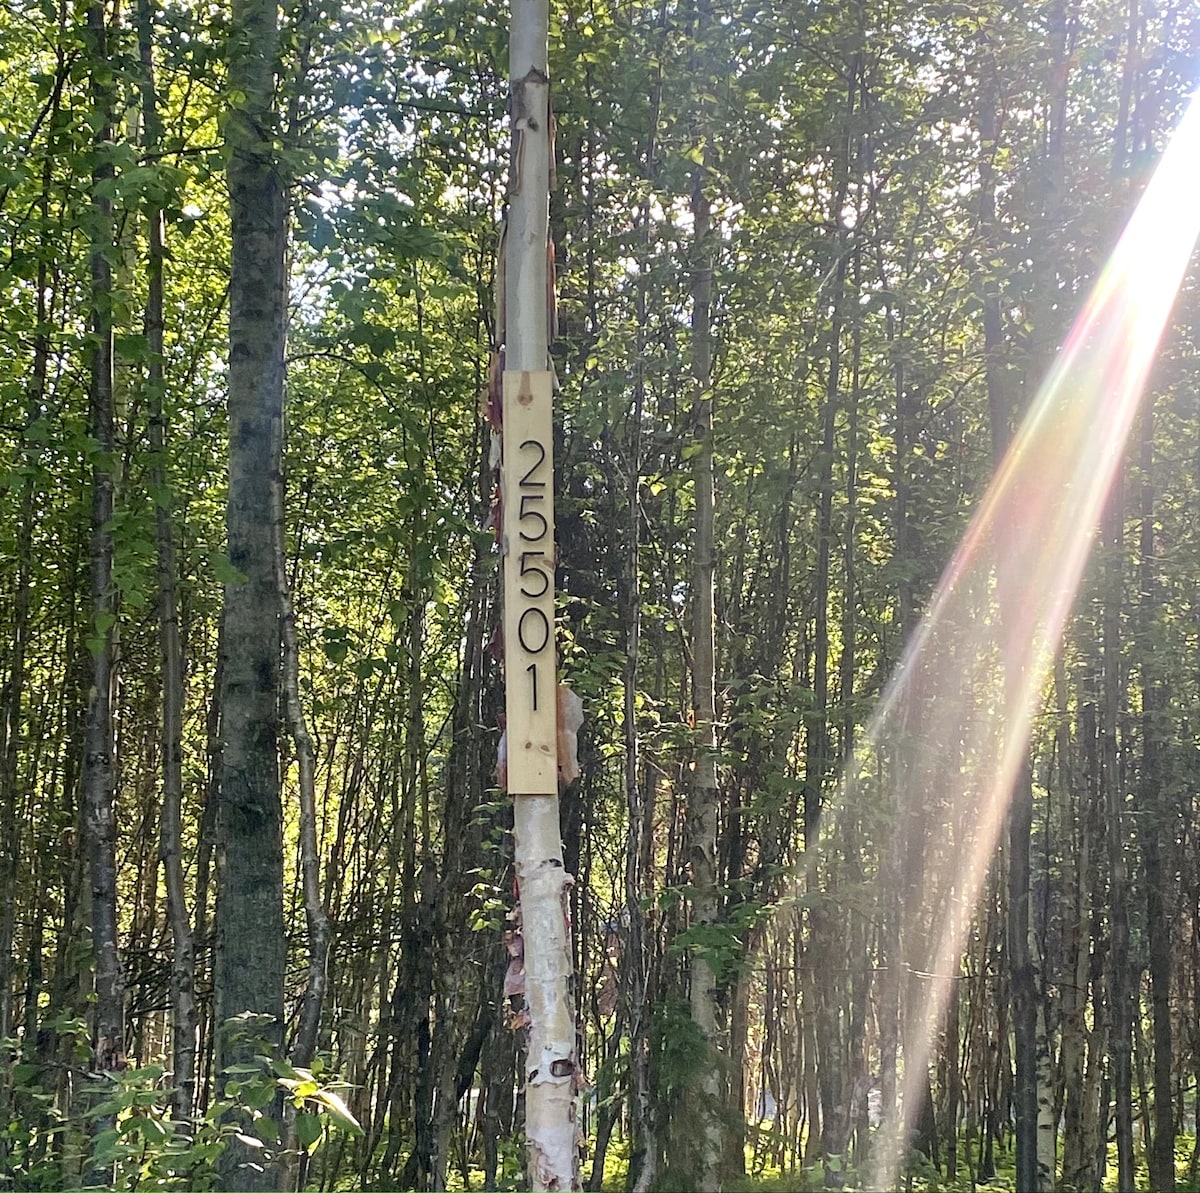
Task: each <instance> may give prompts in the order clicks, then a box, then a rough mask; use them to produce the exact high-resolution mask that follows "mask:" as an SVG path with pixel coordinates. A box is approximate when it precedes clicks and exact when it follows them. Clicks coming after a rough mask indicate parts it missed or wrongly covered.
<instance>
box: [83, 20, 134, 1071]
mask: <svg viewBox="0 0 1200 1193" xmlns="http://www.w3.org/2000/svg"><path fill="white" fill-rule="evenodd" d="M88 44H89V50H90V53H91V61H92V64H93V66H92V104H93V106H94V108H95V111H96V113H97V126H96V134H95V141H94V152H95V154H96V164H95V166H94V168H93V172H92V188H93V190H92V204H91V213H90V214H91V273H92V297H91V305H92V312H91V351H90V360H89V375H90V385H89V408H90V409H89V418H88V423H89V426H88V431H89V434H90V435H91V436H92V438H93V439H94V441H95V444H96V448H95V455H94V457H93V463H92V518H91V547H90V571H91V595H92V626H91V636H90V638H89V642H88V645H89V648H90V650H91V655H92V672H91V684H90V687H89V690H88V702H87V722H86V725H87V727H86V730H85V742H84V766H83V804H84V818H83V820H84V832H85V839H86V841H87V847H88V857H89V860H90V871H91V890H92V898H91V908H92V947H93V950H94V953H95V998H96V1001H95V1017H94V1020H93V1029H92V1044H93V1064H94V1066H95V1067H96V1068H97V1069H101V1070H108V1071H114V1070H118V1069H120V1068H122V1067H123V1066H124V1063H125V1011H124V980H123V975H122V971H121V958H120V953H119V951H118V946H117V859H116V825H115V821H114V816H113V796H114V793H115V788H116V770H115V758H114V750H115V743H114V737H113V714H112V687H113V659H114V637H115V635H114V629H115V626H116V593H115V592H114V589H113V537H112V517H113V489H114V484H115V475H114V474H115V468H116V465H115V462H114V456H115V447H116V443H115V436H114V415H113V400H114V399H113V322H112V292H113V280H112V265H111V256H112V245H113V222H112V219H113V217H112V200H111V199H110V198H109V197H108V195H109V190H110V188H111V186H112V179H113V165H112V161H111V158H110V156H109V152H108V142H109V141H110V140H111V138H112V124H113V105H114V97H113V94H112V84H111V82H110V81H109V79H108V74H109V69H110V68H109V63H108V32H107V27H106V14H105V10H104V6H103V4H100V3H93V4H91V5H90V6H89V7H88Z"/></svg>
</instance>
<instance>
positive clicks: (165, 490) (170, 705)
mask: <svg viewBox="0 0 1200 1193" xmlns="http://www.w3.org/2000/svg"><path fill="white" fill-rule="evenodd" d="M137 22H138V51H139V54H140V57H141V63H142V128H143V134H144V141H145V145H146V148H147V150H148V152H150V153H154V152H157V151H158V149H159V147H160V145H161V142H162V126H161V122H160V120H159V115H158V94H157V90H156V87H155V81H154V7H153V4H152V3H151V0H139V2H138V10H137ZM146 221H147V241H148V248H147V275H148V277H147V286H148V289H147V297H146V320H145V328H146V349H147V357H148V365H147V375H146V390H147V399H148V405H149V410H150V450H151V452H152V453H153V456H152V462H151V466H150V467H151V472H150V481H151V486H152V488H153V491H154V493H155V505H154V515H155V539H156V544H157V557H158V636H159V649H160V652H161V659H162V789H163V794H162V812H161V817H160V832H159V851H158V852H159V860H160V861H161V863H162V869H163V880H164V886H165V888H166V897H167V921H168V923H169V924H170V928H171V944H172V954H171V1056H172V1068H173V1077H174V1087H175V1094H174V1099H173V1100H174V1106H175V1113H176V1115H177V1116H179V1117H180V1118H186V1117H187V1116H188V1115H190V1114H191V1112H192V1108H193V1106H194V1104H195V1091H196V1076H195V1070H196V1018H197V1016H196V993H195V943H194V940H193V937H192V929H191V920H190V917H189V914H188V907H187V897H186V894H185V887H184V872H183V843H182V836H183V651H182V648H181V645H180V640H179V599H178V595H177V591H176V571H177V569H176V563H175V541H174V530H173V527H172V519H171V506H170V496H169V494H170V485H169V481H168V477H167V459H166V453H167V440H166V436H167V427H166V421H167V420H166V413H165V410H164V402H165V397H166V378H165V375H164V352H163V265H164V261H165V257H166V253H165V248H164V244H163V213H162V209H161V208H160V207H158V206H157V205H156V204H153V203H151V204H150V205H149V206H148V208H147V211H146Z"/></svg>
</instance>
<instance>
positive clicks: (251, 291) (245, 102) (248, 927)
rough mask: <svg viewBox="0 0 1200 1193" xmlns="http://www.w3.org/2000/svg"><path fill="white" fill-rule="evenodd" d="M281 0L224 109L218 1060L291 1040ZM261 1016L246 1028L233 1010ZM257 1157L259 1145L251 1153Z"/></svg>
mask: <svg viewBox="0 0 1200 1193" xmlns="http://www.w3.org/2000/svg"><path fill="white" fill-rule="evenodd" d="M277 45H278V14H277V11H276V6H275V2H274V0H234V6H233V29H232V33H231V36H230V39H229V46H230V50H229V91H230V94H231V95H235V96H240V97H242V99H241V103H240V104H238V105H237V106H234V107H233V108H231V110H230V111H229V112H228V114H227V116H226V121H225V132H226V143H227V145H228V148H229V163H228V167H227V180H228V186H229V196H230V203H231V229H232V243H233V253H232V272H231V277H230V307H229V496H228V504H227V513H226V517H227V530H228V539H229V561H230V564H231V565H232V567H233V568H234V569H236V571H237V572H238V573H240V574H239V575H235V576H233V577H231V578H230V579H229V580H228V581H227V583H226V585H225V606H224V640H223V656H222V665H223V674H222V685H221V730H222V732H221V736H222V759H221V762H222V769H221V791H220V816H219V841H220V849H221V853H222V859H221V860H222V866H221V871H220V882H219V888H218V895H217V916H216V926H217V941H216V955H215V964H214V987H215V1005H216V1020H217V1024H216V1026H217V1031H218V1033H219V1036H218V1051H217V1058H218V1066H219V1067H225V1066H228V1065H229V1064H231V1063H238V1062H245V1061H247V1060H249V1059H251V1058H252V1057H253V1056H254V1055H255V1054H256V1053H258V1052H261V1051H262V1048H263V1046H264V1045H265V1046H266V1047H267V1048H268V1049H269V1050H270V1051H276V1052H277V1051H278V1049H279V1048H280V1047H281V1046H282V1033H283V981H284V965H285V960H286V943H285V942H286V936H285V930H284V922H283V839H282V829H281V819H282V812H281V807H280V789H279V787H280V782H279V696H280V684H279V669H280V593H279V585H278V580H277V575H276V566H275V516H274V515H275V503H276V497H275V487H276V485H277V484H278V483H279V454H280V439H281V427H282V420H283V383H284V364H283V361H284V334H285V318H286V302H287V283H286V271H285V266H284V260H285V252H286V243H287V196H286V194H285V192H284V187H283V180H282V177H281V170H280V164H279V162H278V160H277V157H276V154H275V150H274V148H273V144H272V142H273V138H274V128H275V124H276V118H275V109H274V83H275V79H274V66H275V58H276V52H277ZM246 1013H250V1014H252V1015H255V1016H260V1017H261V1018H260V1019H258V1020H257V1021H256V1023H255V1024H254V1026H253V1030H252V1031H251V1032H250V1033H249V1034H250V1036H257V1037H260V1038H261V1042H258V1041H257V1040H254V1039H251V1038H246V1037H243V1036H240V1035H238V1034H237V1033H233V1032H230V1031H229V1030H228V1029H227V1026H226V1025H227V1024H228V1021H229V1020H230V1019H232V1018H233V1017H234V1016H238V1015H243V1014H246ZM250 1158H251V1157H250V1155H249V1154H248V1152H247V1149H245V1148H244V1147H242V1146H241V1145H240V1144H238V1143H237V1142H236V1141H234V1142H233V1143H231V1145H230V1147H229V1149H228V1151H227V1152H226V1153H224V1155H223V1156H222V1158H221V1160H222V1164H221V1167H222V1175H223V1178H224V1180H225V1182H226V1186H227V1187H231V1188H237V1189H247V1190H259V1189H273V1188H276V1187H277V1185H278V1179H279V1174H278V1171H277V1169H276V1168H275V1167H274V1166H273V1165H270V1164H268V1165H266V1166H265V1167H263V1168H262V1169H261V1170H259V1168H258V1167H257V1166H256V1165H251V1164H249V1163H248V1161H249V1160H250ZM256 1159H257V1158H256Z"/></svg>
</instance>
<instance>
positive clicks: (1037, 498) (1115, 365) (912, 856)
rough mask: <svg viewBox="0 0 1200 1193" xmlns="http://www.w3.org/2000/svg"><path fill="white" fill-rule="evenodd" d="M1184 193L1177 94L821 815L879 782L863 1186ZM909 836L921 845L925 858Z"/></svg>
mask: <svg viewBox="0 0 1200 1193" xmlns="http://www.w3.org/2000/svg"><path fill="white" fill-rule="evenodd" d="M1197 194H1200V102H1197V101H1196V99H1195V97H1193V100H1192V102H1191V103H1190V105H1189V107H1188V109H1187V111H1186V113H1185V115H1184V117H1183V119H1182V121H1181V122H1180V124H1179V126H1178V127H1177V129H1176V130H1175V132H1174V134H1173V136H1172V137H1171V140H1170V142H1169V144H1168V146H1167V148H1166V150H1165V152H1164V153H1163V155H1162V158H1161V160H1160V162H1159V165H1158V167H1157V169H1156V171H1155V173H1154V175H1153V177H1152V178H1151V180H1150V182H1149V184H1148V185H1147V187H1146V190H1145V192H1144V194H1143V196H1142V198H1141V200H1140V202H1139V203H1138V206H1137V209H1136V210H1135V212H1134V214H1133V216H1132V217H1131V219H1130V220H1129V222H1128V225H1127V226H1126V228H1125V231H1124V233H1123V234H1122V236H1121V238H1120V241H1119V242H1118V244H1117V246H1116V248H1115V249H1114V251H1113V253H1112V255H1111V257H1110V259H1109V261H1108V263H1107V265H1106V266H1105V268H1104V270H1103V272H1102V274H1101V275H1100V277H1099V279H1098V280H1097V282H1096V285H1095V287H1094V289H1093V291H1092V294H1091V296H1090V297H1089V299H1088V301H1087V303H1086V304H1085V306H1084V308H1083V310H1082V311H1081V313H1080V315H1079V317H1078V318H1077V320H1076V322H1075V325H1074V327H1073V328H1072V330H1071V332H1070V334H1069V335H1068V337H1067V339H1066V341H1065V343H1064V344H1063V346H1062V349H1061V351H1060V353H1059V355H1058V358H1057V360H1056V362H1055V364H1054V366H1053V367H1052V369H1051V370H1050V372H1049V374H1048V376H1047V377H1046V379H1045V381H1044V383H1043V385H1042V387H1041V389H1040V391H1039V393H1038V395H1037V397H1036V399H1035V400H1034V402H1033V404H1032V407H1031V409H1030V411H1029V414H1028V416H1027V417H1026V419H1025V421H1024V423H1023V425H1022V426H1021V428H1020V430H1019V431H1018V433H1017V435H1016V437H1015V438H1014V440H1013V443H1012V445H1011V448H1010V450H1009V451H1008V453H1007V456H1006V458H1005V459H1004V461H1003V463H1002V464H1001V466H1000V468H999V469H998V470H997V474H996V476H995V478H994V480H993V482H992V484H991V486H990V488H989V490H988V492H987V494H986V496H985V497H984V499H983V501H982V503H981V504H980V507H979V510H978V512H977V513H976V515H975V517H974V519H973V520H972V522H971V524H970V527H969V528H968V530H967V532H966V534H965V535H964V537H963V539H962V542H961V543H960V545H959V547H958V549H957V551H956V553H955V555H954V558H953V559H952V561H951V563H950V565H949V566H948V567H947V569H946V571H945V573H944V575H943V577H942V580H941V582H940V584H939V586H938V589H937V591H936V593H935V595H934V597H933V600H932V602H931V605H930V608H929V611H928V613H927V614H926V616H925V618H924V620H923V621H922V623H921V624H920V626H919V627H918V629H917V631H916V633H915V634H914V635H913V638H912V641H911V642H910V644H909V646H908V648H907V650H906V652H905V655H904V658H903V661H902V662H901V664H900V666H899V668H898V669H897V671H896V673H895V675H894V676H893V677H892V679H891V681H890V683H889V686H888V688H887V691H886V692H885V694H884V696H883V698H882V700H881V702H880V705H879V708H878V710H877V711H876V713H875V715H874V717H873V718H872V720H871V722H870V724H869V725H868V727H867V729H866V731H865V733H864V735H863V739H862V742H861V745H860V746H859V748H858V750H857V751H856V764H855V766H854V767H853V768H852V769H851V771H850V773H848V774H847V775H845V776H844V778H843V782H842V789H841V791H840V793H839V800H838V804H837V806H836V807H835V808H834V809H833V815H832V818H831V823H829V824H827V828H826V832H825V834H824V839H825V840H826V841H827V842H829V843H830V845H831V847H836V846H835V844H834V843H835V842H836V841H837V839H838V820H839V819H840V817H841V816H843V815H847V814H848V811H849V810H852V809H854V808H855V807H858V806H860V805H861V804H862V802H863V801H862V800H861V799H859V798H858V796H857V795H856V791H857V789H859V788H860V787H862V786H864V785H865V784H867V783H870V782H876V781H878V776H879V775H880V774H881V773H887V774H889V775H890V780H889V787H890V804H891V808H892V814H893V818H892V836H893V842H892V844H891V847H890V852H889V848H888V847H887V846H886V845H885V846H883V847H881V855H883V856H885V859H886V860H885V861H884V862H883V863H881V864H882V865H883V867H884V879H883V881H884V882H885V883H890V884H892V889H891V890H890V891H887V890H885V892H884V894H885V900H886V899H890V901H891V905H892V911H891V912H890V913H889V912H888V911H887V910H886V909H885V910H884V912H883V916H884V917H885V918H886V916H887V915H888V914H891V915H893V916H894V917H895V922H896V925H897V927H896V933H895V935H896V937H897V938H898V941H899V947H900V957H899V964H898V965H897V964H896V959H895V958H889V959H888V969H889V971H890V972H889V973H885V974H882V975H881V980H882V981H885V982H886V981H893V982H898V983H900V986H899V987H898V989H899V990H901V991H903V992H904V993H903V1000H904V1005H906V1006H907V1007H908V1008H909V1013H908V1015H907V1016H906V1022H907V1029H906V1030H905V1031H904V1033H903V1035H904V1037H905V1038H906V1042H907V1048H906V1055H905V1057H904V1061H905V1063H904V1066H903V1068H904V1074H903V1076H902V1078H901V1080H900V1082H899V1088H900V1091H901V1094H900V1101H901V1105H902V1108H903V1109H902V1111H901V1114H900V1118H901V1119H902V1120H908V1121H897V1122H894V1123H893V1124H892V1125H891V1128H890V1129H889V1128H888V1127H887V1126H886V1125H885V1127H884V1128H883V1129H882V1130H881V1131H880V1133H879V1135H878V1136H877V1141H876V1146H875V1148H874V1149H873V1150H874V1162H873V1165H872V1170H873V1177H872V1181H873V1185H874V1187H878V1188H892V1187H895V1184H896V1178H897V1173H898V1171H899V1166H900V1163H901V1161H902V1158H903V1157H904V1155H905V1154H906V1151H907V1148H906V1141H907V1137H908V1131H909V1129H910V1128H911V1125H912V1124H911V1120H912V1117H913V1115H914V1114H915V1112H916V1110H917V1108H918V1103H919V1096H918V1088H919V1086H918V1083H919V1082H922V1081H923V1080H924V1076H923V1074H924V1073H925V1072H926V1066H927V1061H928V1055H929V1051H930V1047H931V1041H932V1040H934V1039H936V1038H937V1034H938V1032H939V1031H940V1027H941V1021H942V1018H943V1014H944V1010H945V1006H946V1000H947V996H948V994H949V992H950V989H951V984H952V982H953V981H954V980H955V977H956V975H957V973H958V969H959V959H960V957H961V954H962V950H963V945H964V941H965V937H966V933H967V931H968V928H969V924H970V920H971V915H972V913H973V910H974V908H975V907H976V904H977V902H978V899H979V895H980V893H981V890H982V887H983V884H984V882H985V880H986V877H987V874H988V869H989V865H990V862H991V859H992V857H993V855H994V853H995V851H996V847H997V843H998V841H999V837H1000V831H1001V828H1002V826H1003V824H1004V821H1005V817H1006V813H1007V810H1008V806H1009V800H1010V796H1011V793H1012V790H1013V787H1014V783H1015V781H1016V778H1017V776H1018V774H1019V772H1020V769H1021V767H1022V766H1023V765H1024V764H1025V761H1026V758H1027V752H1028V740H1029V733H1030V725H1031V722H1032V720H1033V718H1034V716H1035V715H1036V714H1037V712H1038V710H1039V708H1040V706H1041V703H1042V700H1043V693H1044V691H1045V686H1046V682H1047V679H1048V676H1049V673H1050V669H1051V667H1052V664H1053V659H1054V655H1055V652H1056V651H1057V649H1058V645H1059V640H1060V637H1061V635H1062V631H1063V627H1064V625H1065V623H1066V620H1067V617H1068V615H1069V612H1070V609H1071V606H1072V603H1073V601H1074V598H1075V593H1076V590H1077V587H1078V584H1079V581H1080V577H1081V575H1082V572H1083V569H1084V566H1085V563H1086V560H1087V556H1088V553H1089V550H1090V547H1091V543H1092V539H1093V535H1094V531H1095V527H1096V524H1097V522H1098V520H1099V517H1100V514H1101V510H1102V507H1103V504H1104V501H1105V498H1106V496H1107V494H1108V492H1109V490H1110V487H1111V485H1112V482H1113V480H1114V477H1115V476H1116V474H1117V470H1118V468H1119V466H1120V462H1121V460H1122V457H1123V453H1124V449H1125V444H1126V440H1127V438H1128V436H1129V431H1130V427H1131V426H1132V424H1133V421H1134V419H1135V417H1136V414H1137V410H1138V406H1139V403H1140V399H1141V397H1142V394H1143V391H1144V389H1145V387H1146V382H1147V378H1148V376H1149V373H1150V370H1151V368H1152V366H1153V364H1154V361H1155V359H1156V356H1157V351H1158V345H1159V341H1160V339H1161V336H1162V333H1163V329H1164V327H1165V325H1166V322H1167V319H1168V317H1169V315H1170V311H1171V307H1172V304H1173V303H1174V301H1175V296H1176V292H1177V291H1178V289H1179V286H1180V284H1181V282H1182V280H1183V276H1184V272H1185V270H1186V269H1187V266H1188V262H1189V260H1190V258H1191V254H1192V251H1193V247H1194V245H1195V242H1196V239H1197V236H1198V234H1200V204H1198V203H1197V202H1196V195H1197ZM1001 610H1002V611H1003V615H1001V614H1000V612H999V611H1001ZM926 842H936V843H937V846H938V854H937V858H938V861H937V862H936V863H934V862H933V861H932V859H931V857H929V856H927V855H926V852H925V843H926ZM947 857H949V858H951V859H954V864H953V865H949V866H948V865H947V863H946V861H945V859H946V858H947ZM801 880H802V879H801ZM914 1011H915V1014H914V1013H913V1012H914ZM905 1078H906V1080H905Z"/></svg>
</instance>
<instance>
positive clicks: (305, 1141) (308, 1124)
mask: <svg viewBox="0 0 1200 1193" xmlns="http://www.w3.org/2000/svg"><path fill="white" fill-rule="evenodd" d="M321 1130H322V1128H321V1119H320V1117H319V1116H318V1115H315V1114H309V1113H308V1112H307V1111H301V1112H300V1113H299V1114H297V1115H296V1139H297V1141H298V1142H299V1144H300V1146H301V1147H302V1148H304V1150H305V1151H306V1152H308V1154H309V1155H310V1156H311V1155H312V1154H313V1152H315V1151H316V1150H317V1145H318V1144H319V1143H320V1142H321Z"/></svg>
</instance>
